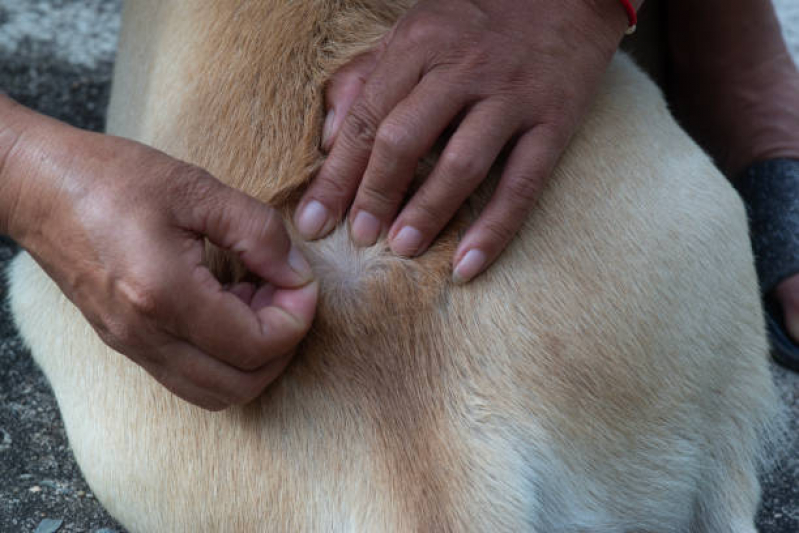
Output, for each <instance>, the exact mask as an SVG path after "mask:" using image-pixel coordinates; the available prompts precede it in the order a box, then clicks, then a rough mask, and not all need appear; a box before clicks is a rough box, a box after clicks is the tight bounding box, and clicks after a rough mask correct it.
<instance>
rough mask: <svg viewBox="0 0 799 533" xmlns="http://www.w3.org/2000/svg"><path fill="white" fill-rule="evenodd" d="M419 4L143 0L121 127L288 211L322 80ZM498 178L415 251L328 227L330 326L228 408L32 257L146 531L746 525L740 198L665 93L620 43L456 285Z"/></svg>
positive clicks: (307, 170)
mask: <svg viewBox="0 0 799 533" xmlns="http://www.w3.org/2000/svg"><path fill="white" fill-rule="evenodd" d="M409 4H410V2H408V1H406V2H389V1H387V0H358V1H356V0H352V1H346V0H340V1H334V0H316V1H313V0H297V1H293V2H282V1H277V0H272V1H263V2H251V1H246V0H222V1H217V2H210V1H208V2H190V1H188V0H185V1H184V0H173V1H169V2H159V1H156V0H139V1H137V2H129V3H128V5H127V8H126V13H125V24H124V27H123V34H122V42H121V45H120V54H119V58H118V65H117V69H118V70H117V77H116V79H115V87H114V96H113V99H112V108H111V112H110V115H109V130H110V132H111V133H116V134H120V135H124V136H129V137H132V138H135V139H138V140H141V141H144V142H147V143H149V144H153V145H154V146H156V147H158V148H160V149H162V150H165V151H167V152H168V153H170V154H171V155H174V156H176V157H179V158H182V159H185V160H188V161H190V162H192V163H196V164H198V165H201V166H203V167H205V168H207V169H208V170H209V171H211V172H212V173H213V174H214V175H216V176H217V177H219V178H220V179H221V180H223V181H225V182H227V183H229V184H231V185H234V186H236V187H238V188H241V189H243V190H245V191H247V192H248V193H250V194H252V195H254V196H256V197H258V198H259V199H261V200H263V201H268V202H270V203H272V204H274V205H276V206H278V207H280V208H281V209H283V210H284V212H285V213H287V214H288V213H290V210H291V209H292V208H293V206H294V205H295V202H296V200H297V198H298V194H297V193H298V191H299V190H300V189H301V188H302V187H303V185H304V184H305V183H307V181H308V180H309V179H310V177H311V175H312V172H313V170H314V169H315V168H317V167H318V165H319V163H320V160H321V154H320V153H319V151H318V149H317V147H318V145H319V132H320V131H321V121H322V117H323V108H322V98H321V97H322V91H321V89H322V86H323V84H324V81H325V80H326V79H327V77H328V76H329V75H330V73H331V72H332V71H334V69H335V68H336V67H337V66H339V65H341V64H342V63H343V62H345V61H346V60H347V59H348V58H350V57H352V56H353V55H354V54H356V53H358V52H359V51H361V50H364V49H365V48H366V47H367V46H368V45H369V43H371V42H374V40H375V39H377V38H378V37H380V36H381V35H382V34H383V32H385V31H386V29H387V28H389V27H390V26H391V24H392V22H393V21H394V20H395V19H396V18H397V17H398V16H399V15H400V14H401V13H402V12H403V10H404V9H406V8H407V6H408V5H409ZM433 161H434V158H430V159H429V160H427V161H425V162H424V163H423V164H422V165H420V175H424V174H425V172H426V170H429V168H430V165H431V164H432V162H433ZM489 194H490V184H489V185H487V186H486V188H485V189H484V190H482V191H480V192H479V193H478V194H476V195H475V196H474V197H473V198H472V199H471V200H470V202H469V204H468V205H467V206H465V207H464V209H462V210H461V213H460V214H459V216H458V219H457V220H456V221H455V222H454V223H453V224H451V226H450V227H449V228H448V229H447V230H446V231H445V233H444V235H443V236H442V237H441V238H440V239H439V241H438V242H437V244H436V245H435V246H434V247H433V248H432V249H431V250H430V251H429V252H428V253H427V254H425V255H424V256H423V257H422V258H420V259H418V260H406V259H401V258H398V257H395V256H393V255H392V254H390V252H389V251H388V250H387V248H386V247H385V246H384V245H383V244H382V243H380V244H378V245H377V246H375V247H372V248H369V249H365V250H364V249H357V248H355V247H353V246H352V245H351V244H350V242H349V239H348V237H347V230H346V228H343V227H342V228H339V229H337V230H336V232H335V233H334V234H333V235H332V236H330V237H328V238H327V239H325V240H323V241H321V242H318V243H311V244H308V245H307V248H306V253H307V255H308V256H309V257H310V258H311V260H312V263H313V264H314V267H315V270H316V272H317V275H318V277H319V278H320V281H321V286H322V298H321V303H320V308H319V312H318V317H317V321H316V322H315V325H314V328H313V331H312V333H311V334H310V335H309V337H308V338H307V340H306V341H304V342H303V344H302V345H301V346H300V349H299V350H298V353H297V356H296V358H295V360H294V362H293V363H292V365H291V366H290V367H289V368H288V370H287V372H286V373H285V374H284V375H283V376H282V377H281V378H280V379H279V380H278V381H277V382H276V383H275V384H274V385H273V386H271V387H270V388H269V389H268V390H267V391H266V393H265V394H264V395H263V397H262V398H261V399H260V400H258V401H256V402H254V403H252V404H250V405H248V406H246V407H242V408H233V409H229V410H227V411H224V412H221V413H208V412H205V411H202V410H200V409H197V408H194V407H192V406H190V405H188V404H186V403H184V402H182V401H180V400H178V399H176V398H175V397H173V396H171V395H170V394H169V393H168V392H167V391H166V390H165V389H162V388H161V387H160V386H159V385H158V384H157V383H155V382H154V381H153V380H152V379H151V378H150V377H149V376H148V375H147V374H146V373H145V372H144V371H143V370H141V369H139V368H138V367H136V366H135V365H134V364H132V363H130V362H129V361H128V360H127V359H125V358H124V357H122V356H120V355H118V354H116V353H114V352H112V351H111V350H110V349H108V348H106V347H105V346H104V345H103V344H102V343H101V342H100V340H99V339H97V338H96V336H95V335H94V333H93V332H92V330H91V328H90V327H89V326H88V325H87V324H86V322H85V321H84V320H83V319H82V317H81V316H80V314H79V313H78V311H77V310H76V309H75V308H74V307H73V306H72V305H71V304H70V303H69V302H68V301H66V300H65V298H64V297H63V296H62V295H61V294H60V293H59V292H58V290H57V288H56V287H55V285H54V284H52V283H51V282H50V281H49V280H48V279H47V278H46V276H45V275H44V274H43V273H42V272H41V271H40V270H39V269H38V267H37V266H36V265H35V263H34V262H33V261H32V260H31V259H30V258H29V257H28V256H27V255H23V256H22V257H20V258H19V259H18V260H17V261H16V262H15V264H14V267H13V269H12V272H11V280H12V305H13V310H14V313H15V316H16V318H17V321H18V324H19V326H20V329H21V332H22V334H23V336H24V337H25V338H26V339H27V341H28V343H29V344H30V346H31V348H32V351H33V354H34V356H35V357H36V359H37V361H38V362H39V364H40V365H41V366H42V367H43V369H44V371H45V372H46V374H47V375H48V377H49V379H50V381H51V383H52V385H53V388H54V390H55V392H56V395H57V397H58V400H59V404H60V407H61V410H62V413H63V416H64V420H65V423H66V426H67V431H68V433H69V437H70V441H71V444H72V446H73V448H74V450H75V454H76V456H77V458H78V461H79V463H80V465H81V468H82V469H83V472H84V474H85V475H86V478H87V480H88V481H89V483H90V484H91V485H92V487H93V490H94V491H95V493H96V494H97V496H98V497H99V498H100V499H101V501H102V502H103V504H104V505H106V506H107V507H108V509H109V510H110V511H111V513H112V514H113V515H114V516H116V517H117V518H119V519H120V521H121V522H122V523H123V524H125V526H126V527H128V528H129V529H131V530H132V531H247V532H249V531H287V532H293V531H386V532H390V531H459V532H460V531H539V532H556V531H597V532H604V531H608V532H611V531H613V532H616V531H619V532H621V531H652V532H654V531H657V532H670V531H673V532H684V531H697V532H698V531H714V532H716V531H718V532H730V531H732V532H734V533H742V532H749V531H753V525H752V517H753V515H754V510H755V506H756V503H757V498H758V485H757V480H756V477H755V468H756V463H757V460H758V457H759V454H760V451H761V436H762V435H761V433H762V430H763V428H764V426H765V425H766V423H767V422H768V421H769V420H770V419H771V417H772V415H773V409H774V404H775V398H774V393H773V390H772V385H771V381H770V377H769V374H768V370H767V363H766V343H765V338H764V333H763V325H762V317H761V310H760V307H759V305H760V304H759V298H758V291H757V284H756V280H755V274H754V269H753V267H752V258H751V252H750V250H749V244H748V240H747V230H746V224H745V216H744V211H743V207H742V205H741V203H740V201H739V200H738V199H737V197H736V196H735V194H734V192H733V191H732V189H731V188H730V187H729V185H728V184H727V183H726V182H725V181H724V179H723V178H722V177H721V176H720V175H719V173H718V172H717V171H716V170H715V169H714V168H713V166H712V165H711V164H710V162H709V161H708V159H707V158H706V157H705V156H704V155H703V154H702V153H701V151H700V150H699V149H698V148H697V147H696V146H695V145H694V144H693V143H691V141H690V140H689V139H688V138H687V137H686V135H685V134H684V133H683V132H682V131H681V130H680V129H679V128H678V127H677V126H676V124H675V123H674V121H673V120H672V118H671V117H670V115H669V114H668V111H667V109H666V107H665V104H664V102H663V100H662V97H661V95H660V94H659V92H658V91H657V89H656V88H655V87H654V85H653V84H652V83H651V82H650V81H649V80H648V79H647V78H646V77H645V76H644V75H643V74H642V73H640V72H639V71H638V70H637V69H636V68H635V67H634V66H633V65H632V64H631V62H630V61H629V60H628V59H626V58H625V57H623V56H619V57H617V58H616V59H615V60H614V62H613V64H612V65H611V67H610V70H609V72H608V75H607V76H606V78H605V81H604V83H603V85H602V87H601V88H600V91H599V95H598V99H597V102H596V105H595V106H594V108H593V110H592V111H591V113H590V114H589V116H588V118H587V119H586V121H585V124H584V126H583V127H582V129H581V131H580V133H579V134H578V135H577V136H576V138H575V139H574V141H573V142H572V144H571V146H570V148H569V150H568V152H567V153H566V154H565V155H564V157H563V159H562V161H561V163H560V165H559V167H558V169H557V170H556V172H555V174H554V176H553V178H552V180H551V181H550V184H549V186H548V188H547V190H546V191H545V194H544V196H543V198H542V200H541V202H540V204H539V205H538V206H537V208H536V209H535V211H534V213H533V214H532V215H531V217H530V219H529V221H528V222H527V224H526V225H525V227H524V228H523V230H522V231H521V233H520V235H519V237H518V238H517V239H516V240H515V241H514V243H513V244H512V246H511V247H510V248H509V250H508V251H507V252H505V254H504V255H503V256H502V258H501V259H500V260H499V262H498V263H497V264H496V266H494V267H493V268H492V269H491V270H490V271H489V272H488V273H487V274H485V275H484V276H482V277H481V278H479V279H478V280H476V281H475V282H473V283H472V284H470V285H468V286H466V287H458V286H453V285H451V284H450V283H449V281H448V280H449V260H450V258H451V255H452V251H453V249H454V245H455V243H456V240H457V235H458V232H459V231H460V230H462V229H463V228H464V227H465V226H466V225H467V224H468V222H469V221H470V220H472V219H473V218H474V216H475V214H476V213H478V212H479V210H480V208H481V206H482V205H483V204H484V203H485V201H486V200H487V198H488V195H489ZM212 255H213V261H212V264H213V265H214V268H215V269H216V271H217V272H218V273H219V275H220V276H222V277H225V276H231V275H234V273H235V272H236V271H237V268H236V265H235V264H231V262H230V261H228V260H227V259H225V258H224V257H222V256H221V254H218V253H217V252H214V251H212ZM143 259H144V260H146V258H143ZM44 310H47V311H46V312H45V311H44Z"/></svg>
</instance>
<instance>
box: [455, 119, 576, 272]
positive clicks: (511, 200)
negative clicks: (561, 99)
mask: <svg viewBox="0 0 799 533" xmlns="http://www.w3.org/2000/svg"><path fill="white" fill-rule="evenodd" d="M564 146H565V142H561V141H559V140H558V136H557V135H554V134H553V133H551V131H550V129H549V128H548V127H544V126H538V127H536V128H533V129H532V130H530V131H529V132H528V133H526V134H525V135H523V136H522V137H521V138H520V139H519V141H518V143H517V144H516V146H515V147H514V149H513V152H512V153H511V155H510V157H509V159H508V162H507V164H506V165H505V169H504V170H503V173H502V177H501V178H500V181H499V184H498V185H497V190H496V192H495V193H494V195H493V196H492V198H491V200H490V201H489V202H488V205H486V207H485V209H484V210H483V212H482V213H481V215H480V217H479V218H478V219H477V221H476V222H475V223H474V224H473V225H472V227H471V228H469V231H468V232H467V233H466V235H465V236H464V237H463V239H462V241H461V243H460V245H459V246H458V249H457V251H456V252H455V257H454V261H453V263H454V265H455V268H454V271H453V276H452V278H453V281H454V282H455V283H465V282H467V281H470V280H471V279H473V278H474V277H475V276H477V275H478V274H479V273H481V272H483V271H484V270H485V269H486V268H487V267H488V266H489V265H490V264H491V263H493V262H494V260H496V258H497V257H498V256H499V254H500V253H501V252H502V250H504V249H505V247H506V246H507V245H508V243H509V242H510V240H511V239H512V238H513V236H514V235H515V234H516V232H517V231H518V229H519V228H520V227H521V225H522V224H523V223H524V221H525V220H526V218H527V215H528V213H529V212H530V209H531V208H532V207H533V204H534V203H535V201H536V200H537V199H538V197H539V195H540V193H541V190H542V188H543V186H544V183H545V182H546V180H547V178H548V177H549V175H550V173H551V172H552V169H553V168H554V167H555V164H556V163H557V161H558V158H559V157H560V154H561V152H562V151H563V147H564Z"/></svg>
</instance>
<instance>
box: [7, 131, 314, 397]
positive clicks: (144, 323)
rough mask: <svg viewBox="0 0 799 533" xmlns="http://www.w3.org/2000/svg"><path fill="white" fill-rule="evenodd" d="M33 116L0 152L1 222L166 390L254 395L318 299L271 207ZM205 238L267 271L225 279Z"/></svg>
mask: <svg viewBox="0 0 799 533" xmlns="http://www.w3.org/2000/svg"><path fill="white" fill-rule="evenodd" d="M43 120H45V121H47V122H48V124H47V125H46V126H45V127H42V126H40V125H37V126H36V127H34V128H29V129H28V130H26V131H25V134H24V135H23V136H22V137H21V139H24V140H19V141H18V142H17V143H16V145H15V148H14V149H12V150H11V153H9V155H8V156H7V157H6V158H5V166H4V169H3V180H2V182H3V183H2V185H3V186H2V187H0V195H2V198H3V199H4V200H7V199H9V198H13V199H14V200H13V202H10V203H9V202H7V201H6V202H5V205H6V206H9V205H13V209H9V210H8V213H7V214H9V215H10V216H9V218H8V219H7V222H6V228H5V229H6V231H7V232H8V233H9V234H10V235H11V236H12V237H14V238H15V239H16V240H17V241H18V242H20V243H21V244H22V246H23V247H25V248H26V249H27V250H28V251H29V252H30V253H31V255H32V256H33V257H34V258H35V259H36V260H37V261H38V262H39V264H40V265H41V266H42V267H43V268H44V270H45V271H46V272H47V273H48V274H49V275H50V276H51V277H52V278H53V279H54V280H55V282H56V283H57V284H58V286H59V287H60V288H61V290H62V291H63V292H64V294H65V295H66V296H67V297H68V298H69V299H70V300H72V302H73V303H74V304H75V305H76V306H77V307H78V308H79V309H80V311H81V312H82V313H83V315H84V316H85V317H86V318H87V319H88V321H89V323H90V324H91V325H92V327H93V328H94V329H95V331H96V332H97V333H98V334H99V335H100V337H101V338H102V339H103V341H105V342H106V343H107V344H108V345H109V346H111V347H112V348H114V349H115V350H117V351H119V352H121V353H123V354H125V355H126V356H128V357H129V358H130V359H132V360H133V361H134V362H136V363H137V364H139V365H141V366H142V367H143V368H144V369H145V370H147V371H148V372H149V373H150V374H151V375H152V376H153V377H155V379H157V380H158V381H159V382H160V383H162V384H163V385H164V386H165V387H166V388H168V389H169V390H170V391H172V392H173V393H175V394H176V395H178V396H180V397H181V398H183V399H185V400H187V401H189V402H191V403H194V404H196V405H199V406H201V407H204V408H207V409H211V410H218V409H222V408H225V407H227V406H229V405H231V404H242V403H246V402H248V401H250V400H252V399H253V398H255V397H256V396H258V395H259V394H260V393H261V392H262V391H263V390H264V388H265V387H266V386H267V385H268V384H269V383H270V382H271V381H272V380H274V379H275V378H276V377H277V376H278V375H279V374H280V373H281V371H282V370H283V369H284V368H285V366H286V365H287V364H288V362H289V359H290V357H291V354H292V350H293V348H294V347H295V346H296V344H297V343H298V342H299V341H300V340H301V339H302V337H303V336H304V335H305V333H306V332H307V331H308V329H309V327H310V325H311V321H312V319H313V316H314V311H315V307H316V299H317V283H316V282H315V281H313V276H312V273H311V269H310V267H309V265H308V263H307V262H306V261H305V259H304V258H303V256H302V255H301V253H300V252H299V250H298V249H297V248H295V247H294V246H293V245H292V243H291V240H290V238H289V236H288V234H287V233H286V230H285V228H284V226H283V223H282V220H281V217H280V216H279V215H278V214H277V213H276V212H275V211H274V210H273V209H271V208H269V207H267V206H265V205H263V204H261V203H260V202H258V201H256V200H254V199H252V198H250V197H248V196H246V195H245V194H243V193H241V192H239V191H236V190H234V189H231V188H229V187H227V186H225V185H223V184H222V183H220V182H219V181H217V180H216V179H214V178H213V177H212V176H210V175H209V174H208V173H207V172H205V171H203V170H202V169H199V168H196V167H193V166H190V165H188V164H185V163H182V162H180V161H177V160H174V159H172V158H170V157H169V156H167V155H165V154H163V153H161V152H158V151H156V150H153V149H151V148H148V147H146V146H143V145H141V144H138V143H135V142H132V141H128V140H124V139H121V138H115V137H110V136H104V135H99V134H93V133H88V132H83V131H79V130H75V129H72V128H69V127H67V126H64V125H62V124H58V123H55V122H54V121H49V119H43ZM37 124H38V123H37ZM0 141H2V139H0ZM0 144H2V142H0ZM11 184H15V186H14V187H13V188H12V187H11ZM203 237H207V238H208V239H209V240H210V241H211V242H213V243H214V244H216V245H218V246H219V247H221V248H224V249H226V250H230V251H232V252H235V253H236V254H237V255H238V257H239V258H240V259H241V260H242V261H243V263H244V264H245V265H246V267H247V268H248V269H249V270H250V271H251V272H252V273H254V274H256V275H257V276H259V277H260V278H262V279H263V280H265V283H263V284H262V285H261V286H260V287H256V286H255V285H252V284H238V285H236V286H234V287H232V288H230V290H225V289H224V288H223V287H222V286H220V284H219V282H218V281H217V280H216V279H215V278H214V276H213V275H212V274H211V272H210V271H209V270H208V268H206V266H205V265H204V253H205V245H204V238H203ZM42 312H47V311H46V310H42ZM76 364H80V362H76Z"/></svg>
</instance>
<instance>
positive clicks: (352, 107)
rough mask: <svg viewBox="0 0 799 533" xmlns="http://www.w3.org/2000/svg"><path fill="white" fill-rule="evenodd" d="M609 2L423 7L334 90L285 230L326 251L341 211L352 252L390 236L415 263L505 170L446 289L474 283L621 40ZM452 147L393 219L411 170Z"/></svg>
mask: <svg viewBox="0 0 799 533" xmlns="http://www.w3.org/2000/svg"><path fill="white" fill-rule="evenodd" d="M627 25H628V20H627V15H626V13H625V11H624V9H623V8H622V6H621V5H620V3H619V2H618V0H563V1H561V2H557V3H553V2H552V1H551V0H421V1H420V2H419V3H418V4H416V5H415V6H414V7H413V8H412V9H411V10H410V11H409V12H408V13H407V14H406V15H405V16H404V17H403V18H402V19H401V20H400V21H399V22H398V23H397V24H396V26H395V27H394V28H393V29H392V31H391V32H390V33H389V35H388V36H387V37H386V38H385V39H383V41H382V43H381V44H380V45H379V46H378V47H377V49H376V50H374V51H373V52H372V53H370V54H366V55H365V56H362V57H360V58H358V60H357V61H356V62H354V63H353V64H351V65H349V66H347V67H345V68H344V69H343V70H342V71H341V72H340V73H339V74H338V75H337V76H336V77H335V78H334V80H333V82H332V83H331V84H330V87H329V91H328V103H329V104H330V110H331V111H332V113H333V114H332V115H331V116H329V119H328V124H327V125H326V128H325V129H326V131H327V133H328V134H327V136H326V138H325V142H324V147H326V148H329V149H330V155H329V156H328V158H327V160H326V162H325V164H324V166H323V167H322V169H321V170H320V171H319V174H318V175H317V176H316V179H315V180H314V181H313V183H312V184H311V186H310V188H309V189H308V191H307V192H306V194H305V195H304V197H303V199H302V200H301V202H300V205H299V208H298V210H297V215H296V217H295V222H296V224H297V228H298V230H299V231H300V233H301V234H302V235H303V236H304V237H306V238H309V239H316V238H320V237H323V236H324V235H326V234H327V233H329V232H330V231H331V230H332V229H333V228H334V227H335V226H336V224H337V223H338V221H339V220H341V218H342V217H343V216H344V214H345V213H347V212H348V211H349V216H348V217H349V222H350V229H351V235H352V239H353V241H354V242H355V243H356V244H358V245H360V246H371V245H373V244H374V243H375V242H376V241H377V239H378V238H379V237H380V236H381V235H387V236H388V241H389V244H390V246H391V249H392V250H393V251H394V252H395V253H397V254H400V255H405V256H416V255H419V254H421V253H423V252H424V251H425V250H426V249H427V248H428V247H429V246H430V244H431V243H432V242H433V240H434V239H435V238H436V236H437V235H438V233H439V232H440V231H441V230H442V229H443V227H444V226H445V225H446V224H447V223H448V222H449V220H450V219H451V218H452V217H453V215H454V214H455V212H456V211H457V210H458V208H459V207H460V206H461V204H462V203H463V202H464V201H465V200H466V198H468V196H469V195H470V194H471V193H472V192H473V191H474V190H475V189H476V188H477V187H478V186H479V185H480V183H481V182H482V181H483V180H484V179H485V178H486V176H487V174H488V171H489V169H490V167H491V166H492V165H493V163H494V161H495V160H496V158H497V156H498V155H499V153H500V152H501V151H502V150H503V149H507V150H508V152H509V156H508V159H507V163H506V164H505V168H504V172H503V175H502V177H501V179H500V182H499V185H498V187H497V190H496V192H495V193H494V196H493V198H492V199H491V201H490V202H489V204H488V205H487V206H486V208H485V210H484V211H483V213H482V214H481V215H480V217H479V218H478V220H477V221H476V222H475V223H474V224H473V225H472V226H471V228H469V230H468V231H467V232H466V234H465V235H464V237H463V239H462V240H461V242H460V245H459V246H458V248H457V250H456V252H455V255H454V257H453V279H454V281H456V282H466V281H469V280H471V279H472V278H474V277H475V276H476V275H478V274H479V273H480V272H482V271H484V270H485V269H486V268H488V266H489V265H490V264H491V263H492V262H493V261H494V260H495V259H496V258H497V257H498V256H499V254H500V253H501V252H502V250H503V249H504V248H505V247H506V246H507V245H508V243H509V242H510V240H511V239H512V238H513V236H514V234H515V233H516V231H517V230H518V229H519V227H520V226H521V224H522V222H523V221H524V220H525V218H526V217H527V214H528V213H529V211H530V209H532V207H533V205H534V204H535V201H536V199H537V198H538V196H539V194H540V192H541V189H542V187H543V185H544V183H545V182H546V180H547V178H548V176H549V174H550V172H551V171H552V169H553V167H554V166H555V164H556V163H557V161H558V159H559V158H560V155H561V153H562V152H563V150H564V149H565V147H566V145H567V143H568V141H569V139H570V138H571V136H572V134H573V133H574V130H575V128H576V127H577V125H578V124H579V121H580V119H581V118H582V116H583V114H584V113H585V111H586V109H587V107H588V105H589V104H590V102H591V100H592V98H593V95H594V91H595V89H596V87H597V85H598V83H599V79H600V78H601V76H602V74H603V73H604V71H605V69H606V67H607V65H608V63H609V62H610V59H611V57H612V56H613V53H614V52H615V50H616V48H617V46H618V44H619V41H620V40H621V38H622V36H623V35H624V32H625V30H626V28H627ZM453 125H454V126H455V128H454V133H453V134H452V137H451V138H450V140H449V142H448V143H447V146H446V148H445V149H444V151H443V153H442V154H441V158H440V159H439V161H438V164H437V165H436V168H435V169H434V170H433V172H432V174H431V175H430V176H429V177H428V178H427V180H426V181H425V182H424V184H423V185H422V186H421V187H420V188H419V190H418V191H417V192H416V193H415V194H414V195H413V196H412V197H411V198H410V200H409V201H408V203H407V204H406V205H405V206H404V207H403V208H402V210H401V211H400V209H399V207H400V205H401V203H402V202H403V199H404V197H405V193H406V190H407V188H408V185H409V184H410V181H411V179H412V177H413V174H414V169H415V168H416V164H417V163H418V161H419V159H420V158H421V157H422V156H424V155H425V154H426V153H427V152H429V151H430V149H431V148H432V147H433V144H434V143H435V142H436V140H437V139H438V138H439V136H440V135H441V133H442V132H443V131H444V130H445V129H446V128H448V127H450V126H453Z"/></svg>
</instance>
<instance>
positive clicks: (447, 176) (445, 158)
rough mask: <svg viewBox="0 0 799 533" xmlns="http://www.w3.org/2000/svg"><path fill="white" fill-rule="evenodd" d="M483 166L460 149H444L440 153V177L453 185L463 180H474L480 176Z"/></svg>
mask: <svg viewBox="0 0 799 533" xmlns="http://www.w3.org/2000/svg"><path fill="white" fill-rule="evenodd" d="M483 172H484V169H483V166H482V165H481V164H480V162H479V161H478V160H477V159H476V158H475V157H473V156H469V155H466V154H465V153H464V152H463V151H461V150H446V151H445V152H444V153H443V154H442V155H441V175H440V177H439V178H440V179H441V180H443V181H444V183H445V184H447V185H450V186H455V185H457V184H458V183H461V182H463V181H470V182H471V181H474V180H476V179H479V178H481V177H482V176H481V174H482V173H483Z"/></svg>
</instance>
